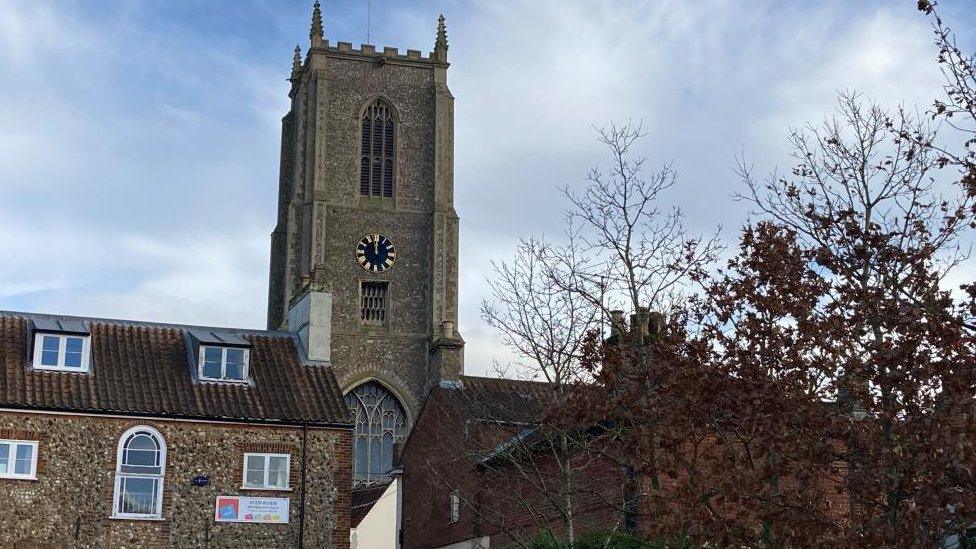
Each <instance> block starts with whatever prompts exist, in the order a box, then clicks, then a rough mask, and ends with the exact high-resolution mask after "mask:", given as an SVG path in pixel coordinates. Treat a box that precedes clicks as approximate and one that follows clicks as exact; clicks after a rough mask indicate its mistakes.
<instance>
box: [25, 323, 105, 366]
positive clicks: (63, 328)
mask: <svg viewBox="0 0 976 549" xmlns="http://www.w3.org/2000/svg"><path fill="white" fill-rule="evenodd" d="M90 357H91V334H90V333H89V332H88V330H87V329H86V328H85V327H84V325H83V324H82V323H81V322H78V321H61V320H51V319H38V320H35V321H34V357H33V360H32V363H33V366H34V369H35V370H54V371H61V372H78V373H86V372H88V371H89V368H90V366H91V361H90Z"/></svg>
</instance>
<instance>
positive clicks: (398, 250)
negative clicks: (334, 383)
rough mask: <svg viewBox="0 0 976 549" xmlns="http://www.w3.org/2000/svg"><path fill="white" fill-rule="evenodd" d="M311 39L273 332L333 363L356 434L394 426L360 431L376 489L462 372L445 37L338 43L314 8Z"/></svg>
mask: <svg viewBox="0 0 976 549" xmlns="http://www.w3.org/2000/svg"><path fill="white" fill-rule="evenodd" d="M310 42H311V43H310V47H309V48H308V51H307V53H306V54H305V56H304V58H303V57H302V55H301V51H300V49H299V47H297V46H296V48H295V55H294V61H293V67H292V72H291V77H290V81H291V91H290V93H289V97H290V98H291V109H290V110H289V112H288V113H287V114H286V115H285V116H284V118H283V119H282V125H281V126H282V131H281V166H280V178H279V190H278V223H277V226H276V227H275V229H274V232H273V233H272V236H271V276H270V284H269V291H268V327H269V328H273V329H276V328H283V327H287V328H288V329H292V330H296V331H298V332H299V334H300V336H301V338H302V341H303V343H304V344H305V346H306V352H307V353H308V356H309V358H310V359H313V360H321V361H328V362H330V363H331V365H332V368H333V369H334V371H335V374H336V377H337V379H338V381H339V385H340V386H341V388H342V390H343V392H344V393H345V394H346V395H347V397H346V400H347V402H348V403H349V404H350V408H351V409H353V410H354V411H356V413H357V416H359V417H358V421H359V420H361V421H360V425H359V426H358V428H357V433H359V432H360V431H361V430H362V429H364V428H366V427H368V424H369V422H370V421H371V420H372V418H374V417H377V418H378V417H382V418H385V419H384V421H383V422H382V423H383V426H382V427H380V429H381V430H382V431H383V433H382V434H381V435H380V436H379V438H376V437H370V436H368V433H367V434H366V435H364V438H363V437H359V436H358V435H357V441H356V467H355V468H356V477H357V480H359V481H363V482H367V483H368V482H370V481H371V480H379V479H378V478H374V477H375V476H376V475H380V476H382V475H385V473H386V472H387V471H382V468H383V467H384V466H385V465H383V464H382V463H376V462H375V461H376V460H375V459H374V456H376V455H381V454H382V456H383V459H382V460H380V461H382V462H384V463H385V462H387V460H386V459H385V456H386V454H387V453H389V455H390V456H391V457H392V451H393V445H394V444H395V443H396V442H397V441H399V440H402V438H403V437H405V435H406V433H407V431H408V430H409V429H410V426H411V425H410V422H411V421H412V420H413V418H415V417H416V414H417V413H418V411H419V409H420V406H421V404H422V402H423V400H424V398H425V396H426V394H427V391H428V390H429V389H430V388H431V387H432V386H434V385H436V384H437V383H438V382H439V381H440V380H441V379H452V378H456V377H457V376H458V375H459V374H460V373H461V372H462V370H463V346H464V341H463V340H462V339H461V336H460V335H459V334H458V333H457V330H456V326H457V301H458V216H457V213H456V212H455V210H454V98H453V96H452V95H451V92H450V90H448V87H447V69H448V66H449V64H448V61H447V51H448V44H447V33H446V29H445V25H444V18H443V16H441V17H440V19H439V21H438V26H437V32H436V39H435V43H434V49H433V51H432V52H431V53H430V54H429V55H423V54H421V52H420V51H417V50H407V51H406V52H400V51H398V50H397V48H388V47H387V48H383V49H382V50H377V49H376V48H375V47H374V46H372V45H368V44H363V45H362V46H360V48H358V49H356V48H353V46H352V44H350V43H348V42H337V43H336V44H334V45H333V44H330V42H329V41H328V40H326V39H325V38H324V33H323V22H322V9H321V6H320V5H319V2H318V1H316V2H315V6H314V8H313V14H312V24H311V32H310ZM316 338H317V339H316ZM391 417H394V418H395V419H393V420H391V419H390V418H391ZM363 422H366V423H367V425H363V424H362V423H363ZM393 424H395V425H393ZM360 438H363V440H360ZM376 445H379V449H377V447H376ZM371 460H372V461H373V462H370V461H371ZM361 462H362V463H361Z"/></svg>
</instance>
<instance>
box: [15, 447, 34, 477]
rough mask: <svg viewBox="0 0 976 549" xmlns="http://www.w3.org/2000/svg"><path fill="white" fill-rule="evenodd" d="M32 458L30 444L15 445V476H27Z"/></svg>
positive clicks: (32, 452) (32, 450) (32, 451)
mask: <svg viewBox="0 0 976 549" xmlns="http://www.w3.org/2000/svg"><path fill="white" fill-rule="evenodd" d="M33 458H34V447H33V446H32V445H30V444H18V445H17V459H16V461H15V464H14V474H15V475H29V474H30V472H31V463H32V462H33Z"/></svg>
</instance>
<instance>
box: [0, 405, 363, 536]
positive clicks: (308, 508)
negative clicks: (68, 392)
mask: <svg viewBox="0 0 976 549" xmlns="http://www.w3.org/2000/svg"><path fill="white" fill-rule="evenodd" d="M138 425H145V426H149V427H153V428H154V429H156V430H158V431H159V432H160V433H161V434H162V435H163V438H164V439H165V443H166V470H165V480H164V488H163V517H162V520H152V521H146V520H127V519H113V518H110V517H111V514H112V500H113V491H114V487H115V468H116V451H117V448H118V443H119V438H120V437H121V436H122V434H123V433H125V431H126V430H127V429H129V428H131V427H135V426H138ZM350 437H351V431H350V430H348V429H339V428H336V429H329V428H309V429H308V431H307V440H306V448H307V462H306V464H305V468H306V472H307V479H306V486H307V493H306V494H305V496H306V497H305V524H304V533H303V538H304V542H305V545H306V546H308V547H334V548H339V549H346V548H348V547H349V504H350V501H349V498H350V486H351V479H350V464H351V440H350ZM0 438H11V439H19V440H37V441H38V442H39V445H38V467H37V480H9V479H0V547H7V546H12V545H15V544H21V543H24V544H43V545H60V546H64V547H144V546H151V547H201V546H208V547H296V546H298V545H299V528H300V527H299V524H300V522H301V521H300V519H299V516H300V513H301V499H302V498H301V496H302V477H301V471H302V429H301V428H300V427H282V426H264V425H253V424H233V423H205V422H190V421H167V420H156V419H129V418H116V417H102V416H82V415H62V414H40V413H38V414H31V413H12V412H0ZM254 451H274V452H278V451H282V452H287V453H290V454H291V456H292V457H291V463H292V468H291V475H290V482H289V484H290V486H291V489H290V490H288V491H279V490H275V491H262V490H250V489H242V488H241V486H242V484H243V477H242V464H243V456H244V453H245V452H254ZM198 475H206V476H207V477H209V481H210V483H209V485H208V486H194V485H193V484H192V483H191V481H192V479H193V478H194V477H196V476H198ZM217 496H252V497H282V498H288V499H289V500H290V502H289V512H290V518H289V522H288V524H242V523H218V522H215V521H214V510H215V502H216V498H217Z"/></svg>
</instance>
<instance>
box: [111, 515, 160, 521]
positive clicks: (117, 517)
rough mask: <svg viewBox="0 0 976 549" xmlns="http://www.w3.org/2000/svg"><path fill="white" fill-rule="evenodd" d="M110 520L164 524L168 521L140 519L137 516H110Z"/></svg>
mask: <svg viewBox="0 0 976 549" xmlns="http://www.w3.org/2000/svg"><path fill="white" fill-rule="evenodd" d="M108 518H110V519H112V520H134V521H139V522H163V521H165V520H166V519H164V518H163V517H140V516H137V515H110V516H109V517H108Z"/></svg>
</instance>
